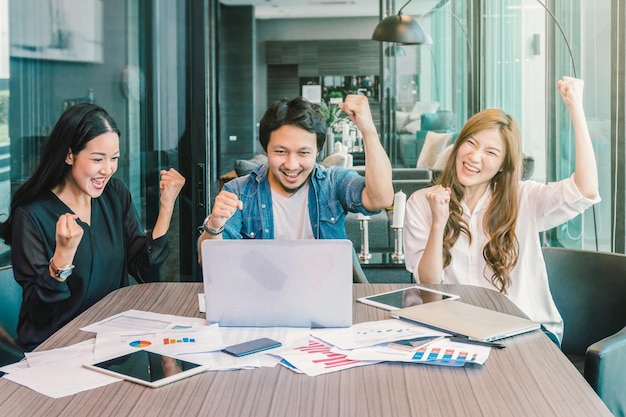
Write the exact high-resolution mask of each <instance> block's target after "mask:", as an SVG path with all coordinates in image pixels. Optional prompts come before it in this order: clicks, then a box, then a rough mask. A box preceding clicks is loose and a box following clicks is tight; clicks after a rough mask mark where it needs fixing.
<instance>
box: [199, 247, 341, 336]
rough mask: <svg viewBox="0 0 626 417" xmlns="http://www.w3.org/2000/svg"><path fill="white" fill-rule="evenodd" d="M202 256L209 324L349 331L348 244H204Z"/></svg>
mask: <svg viewBox="0 0 626 417" xmlns="http://www.w3.org/2000/svg"><path fill="white" fill-rule="evenodd" d="M201 250H202V273H203V278H204V293H205V295H204V296H205V302H206V317H207V321H208V322H209V323H216V322H217V323H219V325H220V326H226V327H228V326H241V327H270V326H284V327H347V326H351V325H352V250H353V249H352V243H351V242H350V241H349V240H343V239H337V240H316V239H311V240H265V239H255V240H249V239H243V240H204V241H203V242H202V244H201Z"/></svg>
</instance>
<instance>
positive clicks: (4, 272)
mask: <svg viewBox="0 0 626 417" xmlns="http://www.w3.org/2000/svg"><path fill="white" fill-rule="evenodd" d="M0 300H2V301H1V302H0V366H4V365H8V364H10V363H14V362H17V361H19V360H21V359H22V358H23V357H24V352H23V351H22V349H20V347H19V346H18V345H17V344H16V343H15V339H16V338H17V318H18V315H19V312H20V307H21V306H22V287H21V286H20V285H19V284H18V283H17V282H16V281H15V279H14V278H13V267H11V266H10V265H9V266H5V267H2V268H0ZM1 375H2V372H0V376H1Z"/></svg>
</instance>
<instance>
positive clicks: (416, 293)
mask: <svg viewBox="0 0 626 417" xmlns="http://www.w3.org/2000/svg"><path fill="white" fill-rule="evenodd" d="M458 299H459V296H458V295H455V294H450V293H445V292H441V291H437V290H433V289H431V288H426V287H421V286H419V285H414V286H412V287H407V288H402V289H400V290H394V291H389V292H384V293H381V294H375V295H370V296H367V297H361V298H359V299H358V301H360V302H362V303H364V304H369V305H372V306H374V307H378V308H383V309H385V310H398V309H401V308H406V307H412V306H416V305H420V304H426V303H431V302H433V301H444V300H458Z"/></svg>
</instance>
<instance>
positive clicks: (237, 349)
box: [222, 337, 282, 356]
mask: <svg viewBox="0 0 626 417" xmlns="http://www.w3.org/2000/svg"><path fill="white" fill-rule="evenodd" d="M279 346H282V344H281V343H280V342H279V341H277V340H274V339H270V338H267V337H262V338H260V339H254V340H249V341H247V342H243V343H238V344H236V345H232V346H227V347H225V348H224V349H222V352H224V353H228V354H229V355H233V356H245V355H250V354H252V353H257V352H261V351H263V350H267V349H273V348H277V347H279Z"/></svg>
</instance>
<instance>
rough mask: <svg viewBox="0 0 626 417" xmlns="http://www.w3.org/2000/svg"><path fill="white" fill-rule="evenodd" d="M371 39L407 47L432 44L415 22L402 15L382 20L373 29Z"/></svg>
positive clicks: (430, 39)
mask: <svg viewBox="0 0 626 417" xmlns="http://www.w3.org/2000/svg"><path fill="white" fill-rule="evenodd" d="M372 39H373V40H375V41H384V42H397V43H404V44H409V45H421V44H427V45H429V44H432V42H433V41H432V38H431V37H430V36H429V35H428V34H427V33H426V32H424V29H423V28H422V25H420V24H419V23H418V21H417V20H415V19H413V18H412V17H411V16H408V15H405V14H402V13H398V14H394V15H392V16H387V17H386V18H384V19H383V20H382V21H381V22H380V23H379V24H378V25H377V26H376V29H374V34H372Z"/></svg>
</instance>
